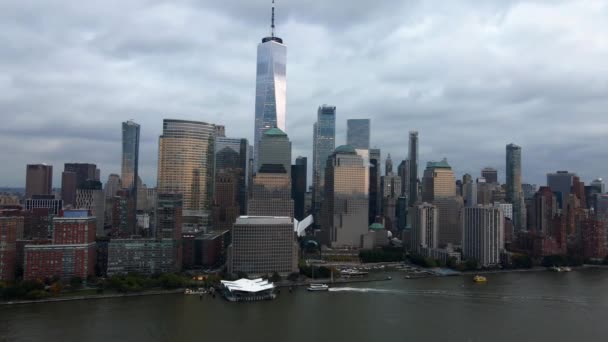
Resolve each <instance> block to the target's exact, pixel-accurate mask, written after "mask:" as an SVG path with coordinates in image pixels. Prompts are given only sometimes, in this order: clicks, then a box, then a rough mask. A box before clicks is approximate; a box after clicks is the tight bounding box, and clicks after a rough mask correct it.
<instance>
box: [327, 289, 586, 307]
mask: <svg viewBox="0 0 608 342" xmlns="http://www.w3.org/2000/svg"><path fill="white" fill-rule="evenodd" d="M329 291H330V292H351V293H382V294H392V295H401V296H424V297H444V298H466V299H481V300H497V301H506V302H526V301H545V302H561V303H569V304H581V305H585V304H589V303H590V299H589V298H582V297H564V296H543V295H523V296H518V295H508V294H502V293H491V292H467V291H463V292H460V291H446V290H393V289H379V288H368V287H331V288H329Z"/></svg>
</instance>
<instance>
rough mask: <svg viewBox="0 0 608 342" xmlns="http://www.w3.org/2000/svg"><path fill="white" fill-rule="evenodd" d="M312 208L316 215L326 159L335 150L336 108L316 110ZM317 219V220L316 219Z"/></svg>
mask: <svg viewBox="0 0 608 342" xmlns="http://www.w3.org/2000/svg"><path fill="white" fill-rule="evenodd" d="M312 144H313V146H312V197H313V198H312V207H313V213H314V214H318V211H319V210H320V205H321V202H322V201H323V191H324V190H325V189H324V187H325V166H326V164H327V158H328V157H329V156H330V155H331V154H332V152H333V151H334V149H335V148H336V107H335V106H328V105H322V106H320V107H319V109H318V110H317V122H315V124H314V126H313V141H312ZM316 219H317V218H316Z"/></svg>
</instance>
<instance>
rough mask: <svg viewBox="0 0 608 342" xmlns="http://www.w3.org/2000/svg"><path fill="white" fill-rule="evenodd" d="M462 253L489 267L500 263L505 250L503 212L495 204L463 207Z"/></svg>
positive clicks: (465, 256)
mask: <svg viewBox="0 0 608 342" xmlns="http://www.w3.org/2000/svg"><path fill="white" fill-rule="evenodd" d="M462 222H463V234H462V235H463V236H462V254H463V256H464V258H466V259H473V260H477V262H478V263H479V265H480V266H483V267H487V266H493V265H497V264H499V263H500V253H501V252H502V251H503V250H504V225H505V219H504V215H503V212H502V211H501V210H500V208H498V207H494V206H478V207H470V208H464V209H463V215H462Z"/></svg>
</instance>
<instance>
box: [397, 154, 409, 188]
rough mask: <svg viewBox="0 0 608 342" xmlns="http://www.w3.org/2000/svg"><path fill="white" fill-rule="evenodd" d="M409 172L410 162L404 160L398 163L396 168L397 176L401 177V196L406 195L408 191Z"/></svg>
mask: <svg viewBox="0 0 608 342" xmlns="http://www.w3.org/2000/svg"><path fill="white" fill-rule="evenodd" d="M409 170H410V161H409V160H407V159H405V160H402V161H401V163H399V166H398V167H397V175H399V177H401V194H402V195H408V189H409V181H410V179H409V177H408V173H409Z"/></svg>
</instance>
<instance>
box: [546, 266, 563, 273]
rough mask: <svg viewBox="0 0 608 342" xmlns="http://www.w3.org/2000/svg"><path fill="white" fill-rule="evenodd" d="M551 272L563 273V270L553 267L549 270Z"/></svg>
mask: <svg viewBox="0 0 608 342" xmlns="http://www.w3.org/2000/svg"><path fill="white" fill-rule="evenodd" d="M549 270H551V271H553V272H561V271H562V268H561V267H558V266H553V267H551V268H549Z"/></svg>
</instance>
